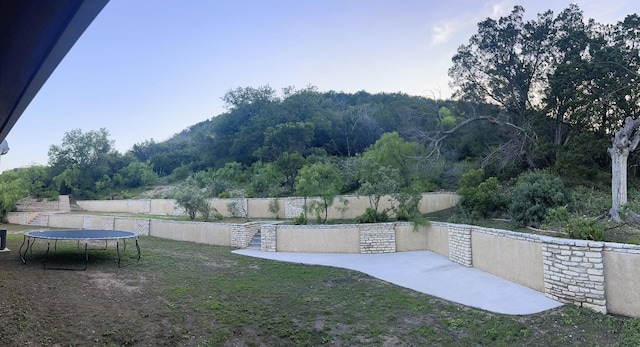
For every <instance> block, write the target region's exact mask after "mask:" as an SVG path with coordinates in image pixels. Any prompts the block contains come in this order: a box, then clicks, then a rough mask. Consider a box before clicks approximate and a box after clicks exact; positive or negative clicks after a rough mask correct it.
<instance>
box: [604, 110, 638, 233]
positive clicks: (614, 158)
mask: <svg viewBox="0 0 640 347" xmlns="http://www.w3.org/2000/svg"><path fill="white" fill-rule="evenodd" d="M638 126H640V118H635V119H633V118H631V117H627V118H626V119H625V121H624V126H623V127H622V128H620V129H618V130H617V131H616V132H615V135H614V137H613V144H612V146H611V148H609V149H608V150H607V152H608V153H609V156H610V157H611V209H610V210H609V214H610V215H611V219H612V220H615V221H616V222H621V221H622V219H621V218H620V214H619V210H620V207H621V206H622V205H624V204H626V203H627V159H628V158H629V153H631V152H633V151H634V150H635V149H636V147H638V143H640V131H638Z"/></svg>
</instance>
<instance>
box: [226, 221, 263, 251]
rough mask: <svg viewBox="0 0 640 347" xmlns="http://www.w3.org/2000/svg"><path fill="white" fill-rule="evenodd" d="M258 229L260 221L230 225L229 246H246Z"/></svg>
mask: <svg viewBox="0 0 640 347" xmlns="http://www.w3.org/2000/svg"><path fill="white" fill-rule="evenodd" d="M258 230H260V223H245V224H233V225H231V247H236V248H246V247H247V246H249V244H250V243H251V239H253V237H254V236H255V235H256V234H257V233H258Z"/></svg>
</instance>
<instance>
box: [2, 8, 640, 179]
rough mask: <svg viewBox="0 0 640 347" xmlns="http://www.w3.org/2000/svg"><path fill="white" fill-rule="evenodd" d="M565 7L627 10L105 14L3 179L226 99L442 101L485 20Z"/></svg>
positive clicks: (170, 125) (73, 56) (188, 120)
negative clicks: (245, 95)
mask: <svg viewBox="0 0 640 347" xmlns="http://www.w3.org/2000/svg"><path fill="white" fill-rule="evenodd" d="M571 2H574V3H577V4H578V5H579V6H580V8H581V9H582V10H583V11H584V15H585V18H594V19H595V20H597V21H598V22H603V23H615V22H617V21H619V20H622V19H624V17H625V16H626V15H627V14H632V13H638V12H640V3H638V2H637V0H628V1H623V0H612V1H602V0H576V1H565V0H562V1H555V0H525V1H519V2H518V1H511V0H507V1H486V0H485V1H477V0H447V1H434V0H233V1H226V0H225V1H222V0H189V1H178V0H134V1H131V0H111V1H110V2H109V4H107V6H106V7H105V8H104V10H103V11H102V12H101V13H100V14H99V15H98V17H97V18H96V20H95V21H94V22H93V23H92V24H91V26H89V28H88V29H87V31H86V32H85V33H84V35H83V36H82V37H81V38H80V40H78V42H77V43H76V45H75V46H74V47H73V48H72V49H71V51H70V52H69V54H67V56H66V57H65V59H64V60H63V61H62V63H61V64H60V65H59V66H58V68H57V69H56V71H55V72H54V73H53V74H52V76H51V77H50V78H49V80H48V81H47V83H46V84H45V85H44V87H43V88H42V89H41V90H40V92H39V94H38V95H37V96H36V97H35V99H34V100H33V101H32V102H31V105H30V106H29V107H28V108H27V110H26V111H25V113H24V114H23V115H22V117H21V118H20V120H19V121H18V122H17V124H16V125H15V126H14V128H13V129H12V131H11V132H10V133H9V135H8V136H7V141H8V142H9V146H10V147H11V150H10V152H9V153H8V154H7V155H5V156H3V157H2V160H1V163H0V170H1V171H3V170H7V169H11V168H15V167H23V166H28V165H31V164H42V165H46V164H47V160H48V158H47V151H48V149H49V146H51V145H52V144H56V145H59V144H60V143H61V140H62V137H63V136H64V133H65V132H67V131H69V130H71V129H75V128H80V129H82V131H83V132H87V131H90V130H98V129H100V128H103V127H104V128H107V130H108V131H109V132H110V134H111V139H113V140H114V141H115V145H116V149H117V150H118V151H120V152H121V153H124V152H125V151H127V150H128V149H130V148H131V147H132V146H133V145H134V144H135V143H140V142H143V141H145V140H148V139H152V138H153V139H154V140H155V141H157V142H158V141H164V140H166V139H168V138H169V137H171V136H172V135H173V134H175V133H177V132H180V131H182V130H183V129H185V128H186V127H188V126H190V125H193V124H196V123H198V122H201V121H203V120H206V119H210V118H211V117H214V116H216V115H218V114H220V113H222V112H224V107H223V106H224V105H223V103H222V101H221V97H222V96H223V95H224V94H225V93H226V92H227V91H228V90H230V89H232V88H236V87H248V86H251V87H259V86H263V85H266V84H269V85H270V86H271V87H273V88H275V89H276V90H281V89H282V88H284V87H287V86H295V87H298V88H303V87H305V86H307V85H314V86H317V87H318V89H319V90H320V91H329V90H335V91H345V92H357V91H360V90H366V91H368V92H371V93H378V92H403V93H407V94H410V95H423V96H433V95H436V96H440V97H443V98H446V97H449V95H450V92H449V90H448V81H449V79H448V77H447V70H448V68H449V67H450V65H451V57H452V56H453V54H454V53H455V50H456V48H457V47H458V46H460V45H461V44H465V43H467V42H468V40H469V38H470V36H471V35H472V34H474V33H475V32H476V29H477V26H476V25H477V23H478V22H479V21H481V20H483V19H485V18H487V17H492V18H497V17H499V16H503V15H506V14H508V13H509V11H511V9H512V8H513V6H514V5H516V4H520V5H522V6H524V8H525V10H526V14H527V16H528V17H529V18H535V16H536V14H537V13H539V12H543V11H545V10H548V9H551V10H553V11H554V12H555V13H558V12H559V11H561V10H562V9H564V8H566V7H567V5H568V4H569V3H571Z"/></svg>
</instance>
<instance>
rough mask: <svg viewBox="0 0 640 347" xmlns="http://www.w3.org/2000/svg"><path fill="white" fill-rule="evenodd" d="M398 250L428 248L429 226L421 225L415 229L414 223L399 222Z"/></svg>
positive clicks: (397, 231)
mask: <svg viewBox="0 0 640 347" xmlns="http://www.w3.org/2000/svg"><path fill="white" fill-rule="evenodd" d="M395 234H396V251H397V252H408V251H423V250H425V249H428V242H427V240H428V234H429V233H428V232H427V228H425V227H420V228H418V230H417V231H414V228H413V225H410V224H408V223H398V224H396V225H395Z"/></svg>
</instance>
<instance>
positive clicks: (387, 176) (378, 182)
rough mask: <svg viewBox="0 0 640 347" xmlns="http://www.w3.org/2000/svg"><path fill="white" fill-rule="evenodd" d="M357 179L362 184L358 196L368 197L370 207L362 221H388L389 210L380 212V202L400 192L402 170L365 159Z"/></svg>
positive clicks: (372, 159) (370, 158)
mask: <svg viewBox="0 0 640 347" xmlns="http://www.w3.org/2000/svg"><path fill="white" fill-rule="evenodd" d="M357 177H358V181H359V183H360V187H359V188H358V191H357V192H358V195H365V196H367V197H368V198H369V206H370V207H369V208H368V209H367V210H369V211H366V212H365V216H364V217H362V218H361V220H362V221H363V222H368V223H377V222H384V221H386V219H388V212H389V210H384V211H379V206H380V200H381V199H382V197H383V196H385V195H392V194H396V193H398V192H399V191H400V181H401V179H400V170H399V169H397V168H393V167H391V166H390V165H387V166H381V165H379V164H378V162H376V161H375V160H374V158H372V157H369V158H367V157H365V158H364V161H363V163H362V166H361V167H360V169H359V170H358V173H357Z"/></svg>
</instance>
